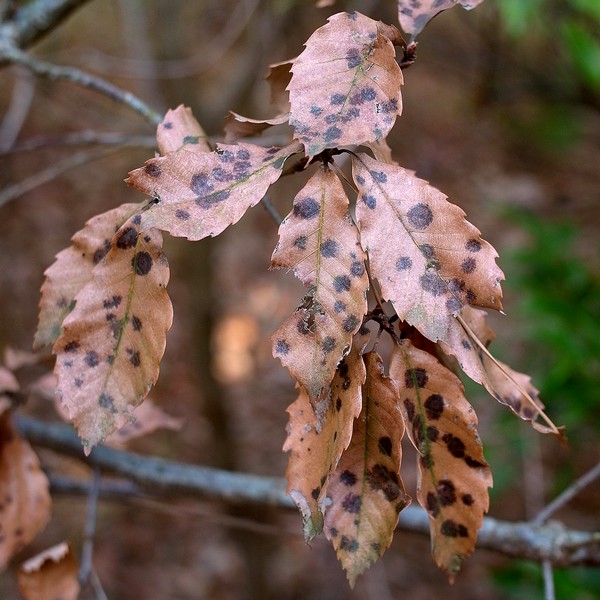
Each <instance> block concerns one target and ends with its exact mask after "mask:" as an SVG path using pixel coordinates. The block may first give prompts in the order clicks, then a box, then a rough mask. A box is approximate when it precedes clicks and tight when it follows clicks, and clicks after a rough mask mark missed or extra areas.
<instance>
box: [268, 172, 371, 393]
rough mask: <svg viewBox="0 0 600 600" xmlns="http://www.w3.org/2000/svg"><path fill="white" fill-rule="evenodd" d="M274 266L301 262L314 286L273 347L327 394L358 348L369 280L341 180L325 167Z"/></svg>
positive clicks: (307, 190)
mask: <svg viewBox="0 0 600 600" xmlns="http://www.w3.org/2000/svg"><path fill="white" fill-rule="evenodd" d="M271 266H272V267H274V268H282V267H284V268H288V269H293V270H294V273H295V275H296V276H297V277H298V279H300V280H301V281H302V283H304V285H306V286H307V287H308V288H309V291H308V294H307V298H306V302H305V305H304V306H302V307H301V308H299V309H298V310H297V311H296V312H295V313H294V314H293V315H291V316H290V317H289V318H288V319H287V320H286V321H285V323H284V324H283V325H282V326H281V327H280V328H279V329H278V330H277V331H276V332H275V333H274V334H273V338H272V339H273V353H274V355H275V356H276V357H278V358H279V359H280V360H281V362H282V364H283V365H284V366H286V367H287V368H288V369H289V370H290V372H291V374H292V375H293V376H294V377H295V378H296V379H297V380H298V382H299V383H300V384H301V385H302V386H303V387H304V388H305V389H306V390H307V392H308V394H309V396H310V397H311V399H313V400H315V399H317V398H318V397H319V395H320V394H321V392H322V390H324V389H326V388H327V387H328V386H329V384H330V383H331V380H332V378H333V374H334V373H335V370H336V367H337V365H338V363H339V362H340V360H341V359H342V357H343V356H344V355H345V354H346V353H347V352H348V351H349V350H350V345H351V340H352V336H353V335H354V334H355V333H356V332H357V331H358V329H359V327H360V326H361V323H362V318H363V315H364V314H365V313H366V310H367V300H366V293H367V289H368V286H369V280H368V276H367V271H366V267H365V254H364V252H363V250H362V248H361V246H360V243H359V240H358V230H357V228H356V225H355V224H354V222H353V221H352V218H351V216H350V212H349V209H348V197H347V196H346V193H345V192H344V188H343V186H342V183H341V181H340V180H339V178H338V177H337V175H335V174H334V173H333V172H332V171H331V170H330V169H329V167H328V166H327V165H324V166H323V167H321V168H320V169H319V170H318V171H317V172H316V173H315V174H314V175H313V176H312V177H311V178H310V180H309V181H308V182H307V184H306V185H305V186H304V188H303V189H302V190H300V192H298V194H297V195H296V198H295V199H294V206H293V209H292V211H291V212H290V213H289V214H288V216H287V217H286V218H285V219H284V221H283V223H282V224H281V226H280V228H279V242H278V244H277V247H276V248H275V251H274V252H273V257H272V259H271Z"/></svg>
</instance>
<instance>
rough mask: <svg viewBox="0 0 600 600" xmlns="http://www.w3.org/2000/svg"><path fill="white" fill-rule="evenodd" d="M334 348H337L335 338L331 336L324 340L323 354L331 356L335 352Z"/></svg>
mask: <svg viewBox="0 0 600 600" xmlns="http://www.w3.org/2000/svg"><path fill="white" fill-rule="evenodd" d="M334 348H335V338H332V337H331V336H327V337H326V338H325V339H324V340H323V352H324V353H325V354H329V353H330V352H332V351H333V349H334Z"/></svg>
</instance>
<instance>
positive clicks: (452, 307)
mask: <svg viewBox="0 0 600 600" xmlns="http://www.w3.org/2000/svg"><path fill="white" fill-rule="evenodd" d="M462 307H463V305H462V302H461V301H460V300H459V299H458V298H457V297H456V296H450V297H449V298H448V300H446V308H447V309H448V310H449V311H450V312H451V313H452V314H456V313H457V312H458V311H459V310H460V309H461V308H462Z"/></svg>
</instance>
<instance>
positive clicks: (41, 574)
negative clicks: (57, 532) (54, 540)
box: [18, 542, 80, 600]
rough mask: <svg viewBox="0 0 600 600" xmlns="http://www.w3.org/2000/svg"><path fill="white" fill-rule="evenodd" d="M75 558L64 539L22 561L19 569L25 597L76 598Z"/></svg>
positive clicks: (39, 599)
mask: <svg viewBox="0 0 600 600" xmlns="http://www.w3.org/2000/svg"><path fill="white" fill-rule="evenodd" d="M78 569H79V567H78V565H77V560H76V558H75V556H74V555H73V553H72V552H71V548H70V547H69V545H68V544H67V543H66V542H61V543H60V544H56V546H52V547H51V548H48V549H47V550H44V552H41V553H40V554H38V555H36V556H34V557H33V558H30V559H29V560H28V561H27V562H24V563H23V564H22V565H21V567H20V569H19V572H18V579H19V590H20V592H21V594H22V596H23V599H24V600H76V599H77V596H78V595H79V589H80V588H79V582H78V581H77V572H78Z"/></svg>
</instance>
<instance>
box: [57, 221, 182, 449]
mask: <svg viewBox="0 0 600 600" xmlns="http://www.w3.org/2000/svg"><path fill="white" fill-rule="evenodd" d="M140 221H141V219H140V215H135V216H134V217H132V218H131V219H130V220H129V221H128V222H127V223H125V224H124V225H123V227H121V229H120V230H119V231H118V232H117V233H116V234H115V236H114V238H113V240H112V241H111V250H110V252H109V253H108V254H107V255H106V258H105V259H104V260H103V261H102V262H101V263H99V264H98V265H96V267H95V269H94V270H93V273H92V279H91V281H90V282H89V283H88V284H87V285H86V286H85V287H83V288H82V289H81V290H80V291H79V293H78V294H77V296H76V297H75V301H76V305H75V308H74V310H73V311H72V312H71V313H70V314H69V315H68V316H67V318H66V319H65V320H64V322H63V332H62V334H61V336H60V337H59V338H58V339H57V340H56V343H55V344H54V348H53V352H54V353H55V354H56V366H55V373H56V375H57V378H58V391H59V393H60V396H61V402H62V405H63V407H64V408H65V409H66V410H67V412H68V415H69V418H70V419H71V420H72V421H73V422H74V424H75V426H76V428H77V431H78V433H79V436H80V437H81V438H82V441H83V446H84V450H85V451H86V452H87V453H89V452H90V450H91V448H92V447H93V446H94V445H95V444H97V443H98V442H100V441H101V440H103V439H104V438H105V437H106V436H108V435H110V434H111V433H112V432H113V431H115V429H118V428H119V427H122V426H123V425H124V424H125V423H127V422H128V421H129V420H130V418H131V408H132V407H135V406H137V405H138V404H139V403H140V402H142V400H143V399H144V398H145V397H146V395H147V394H148V392H149V391H150V388H151V387H152V385H154V383H155V382H156V379H157V377H158V370H159V363H160V359H161V358H162V355H163V353H164V350H165V344H166V333H167V331H168V329H169V328H170V327H171V323H172V320H173V309H172V306H171V301H170V300H169V296H168V294H167V292H166V289H165V288H166V285H167V282H168V280H169V266H168V263H167V259H166V257H165V256H164V254H163V253H162V251H161V247H162V235H161V234H160V232H159V231H158V230H155V229H153V230H148V231H146V232H143V233H140V231H139V229H140Z"/></svg>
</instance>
